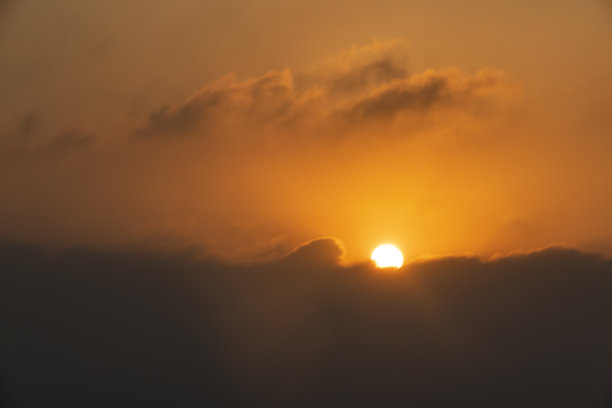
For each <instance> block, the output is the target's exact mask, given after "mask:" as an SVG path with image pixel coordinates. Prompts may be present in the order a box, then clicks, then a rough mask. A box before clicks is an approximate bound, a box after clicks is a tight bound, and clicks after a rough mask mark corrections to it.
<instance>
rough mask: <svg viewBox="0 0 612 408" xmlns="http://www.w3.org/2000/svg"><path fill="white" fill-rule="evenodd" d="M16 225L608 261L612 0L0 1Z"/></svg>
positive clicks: (4, 113) (1, 76)
mask: <svg viewBox="0 0 612 408" xmlns="http://www.w3.org/2000/svg"><path fill="white" fill-rule="evenodd" d="M0 13H1V16H0V61H2V62H1V63H0V90H2V91H1V92H0V104H1V106H2V107H3V108H2V109H1V110H0V197H1V200H0V238H3V239H7V240H17V241H29V242H36V243H42V244H45V245H49V246H58V245H59V246H66V245H92V246H102V247H108V246H111V247H117V246H145V247H147V246H154V247H162V248H170V249H177V248H184V247H186V246H192V245H196V246H200V247H202V248H204V249H205V250H206V251H207V252H211V253H214V254H216V255H219V256H222V257H225V258H229V259H233V260H253V259H266V258H271V257H276V256H279V255H281V254H284V253H287V251H289V250H290V249H291V248H293V247H294V246H296V245H298V244H299V243H302V242H305V241H308V240H310V239H313V238H317V237H321V236H331V237H335V238H337V239H339V240H341V241H342V242H343V243H344V246H345V249H346V256H347V258H348V259H349V260H358V259H364V258H367V257H368V256H369V253H370V252H371V250H372V249H373V248H374V247H375V246H376V245H377V244H378V243H381V242H387V241H388V242H393V243H395V244H397V245H398V246H400V247H401V248H402V249H403V251H404V254H405V256H406V257H407V259H413V258H415V257H419V256H424V255H431V254H457V253H461V254H463V253H473V254H478V255H483V256H490V255H493V254H495V253H498V252H509V251H514V250H529V249H534V248H539V247H543V246H547V245H550V244H555V243H565V244H569V245H575V246H578V247H580V248H585V249H596V250H599V251H604V252H607V253H610V252H612V234H611V233H610V231H612V215H610V211H609V208H610V207H611V204H612V189H610V185H611V182H612V162H611V161H610V157H612V141H611V140H612V139H611V135H612V116H611V115H610V111H611V108H612V96H611V95H612V77H611V73H612V56H611V55H612V54H611V53H610V52H609V50H611V49H612V7H611V6H610V4H609V2H605V1H584V2H577V1H530V2H527V1H498V2H485V1H475V0H470V1H465V2H455V1H443V0H438V1H392V0H383V1H380V0H379V1H376V2H375V1H371V0H358V1H356V2H351V3H350V5H348V6H347V4H346V2H341V1H338V0H331V1H330V0H327V1H324V2H323V1H302V0H299V1H292V2H287V1H279V0H262V1H258V2H247V1H244V0H238V1H223V2H213V1H204V2H202V1H196V0H177V1H174V2H171V3H169V2H165V1H161V0H154V1H150V2H148V5H147V7H146V8H143V6H142V2H140V1H135V0H123V1H106V2H94V1H83V0H78V1H77V0H53V1H23V2H17V1H13V2H11V1H8V2H3V3H0Z"/></svg>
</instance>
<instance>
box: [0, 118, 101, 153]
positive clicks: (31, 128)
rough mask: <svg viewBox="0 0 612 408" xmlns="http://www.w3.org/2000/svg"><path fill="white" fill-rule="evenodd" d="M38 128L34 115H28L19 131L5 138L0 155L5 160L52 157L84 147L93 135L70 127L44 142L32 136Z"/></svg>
mask: <svg viewBox="0 0 612 408" xmlns="http://www.w3.org/2000/svg"><path fill="white" fill-rule="evenodd" d="M38 128H39V119H38V117H37V116H36V115H28V116H26V118H25V119H24V120H23V121H22V123H21V125H20V131H19V132H18V133H17V134H15V135H9V137H7V138H5V140H4V142H5V143H4V146H2V149H0V157H2V158H4V159H7V160H21V159H24V158H26V157H38V158H40V157H49V156H51V157H53V156H57V155H63V154H66V153H69V152H72V151H79V150H83V149H86V148H88V147H90V146H91V145H93V143H94V140H95V137H94V136H93V135H92V134H91V133H88V132H85V131H82V130H78V129H70V130H65V131H63V132H60V133H58V134H57V135H55V136H54V137H52V138H50V139H49V140H47V141H45V142H42V143H41V142H38V141H37V140H36V139H37V138H35V137H32V135H33V133H35V132H36V131H37V130H38Z"/></svg>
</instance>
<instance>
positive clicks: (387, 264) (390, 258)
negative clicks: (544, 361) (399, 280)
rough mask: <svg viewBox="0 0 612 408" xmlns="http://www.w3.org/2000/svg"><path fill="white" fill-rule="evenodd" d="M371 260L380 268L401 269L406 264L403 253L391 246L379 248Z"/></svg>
mask: <svg viewBox="0 0 612 408" xmlns="http://www.w3.org/2000/svg"><path fill="white" fill-rule="evenodd" d="M370 258H371V259H372V261H374V263H375V264H376V267H378V268H399V267H401V266H402V265H403V264H404V256H403V255H402V252H401V251H400V250H399V249H397V247H395V246H393V245H390V244H385V245H380V246H379V247H377V248H376V249H375V250H374V252H372V256H371V257H370Z"/></svg>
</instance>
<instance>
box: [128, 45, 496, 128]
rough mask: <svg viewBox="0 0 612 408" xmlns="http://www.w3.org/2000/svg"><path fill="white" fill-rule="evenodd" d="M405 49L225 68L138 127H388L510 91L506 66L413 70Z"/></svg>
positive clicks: (492, 100)
mask: <svg viewBox="0 0 612 408" xmlns="http://www.w3.org/2000/svg"><path fill="white" fill-rule="evenodd" d="M406 53H407V49H406V46H405V44H404V43H402V42H397V41H395V42H393V41H392V42H388V43H384V42H382V43H381V42H374V43H373V44H370V45H368V46H365V47H362V48H356V49H353V50H352V51H351V52H345V53H344V54H343V55H341V56H340V57H338V58H336V59H332V60H330V61H327V62H326V63H324V64H321V65H320V66H318V67H316V68H315V69H312V70H310V71H303V72H293V71H291V70H289V69H285V70H281V71H270V72H268V73H266V74H264V75H262V76H259V77H254V78H249V79H239V78H238V77H237V76H236V75H227V76H225V77H223V78H221V79H219V80H217V81H213V82H211V83H209V84H207V85H205V86H204V87H203V88H202V89H201V90H200V91H199V92H198V93H196V94H195V95H194V96H193V97H191V98H190V99H189V100H188V101H186V102H185V103H183V104H181V105H179V106H175V107H164V108H162V109H160V110H158V111H155V112H153V113H152V114H151V115H150V117H149V120H148V122H147V124H146V125H144V126H143V127H141V128H140V129H138V130H137V132H136V134H137V135H138V136H148V137H161V138H175V137H179V136H184V135H189V134H191V135H193V134H197V135H201V136H205V137H213V136H214V135H215V134H217V133H218V134H226V133H228V132H233V133H239V134H241V135H242V136H243V137H249V138H252V137H254V136H256V135H258V134H259V133H262V132H263V133H265V132H266V131H268V132H269V131H272V132H274V133H277V134H285V135H288V137H295V136H296V133H298V134H299V133H300V132H310V133H311V134H312V133H316V135H317V137H319V138H325V137H330V136H331V135H334V136H338V134H339V133H340V135H342V134H344V133H350V132H353V131H354V130H355V128H356V127H359V128H361V127H362V126H363V125H364V122H365V123H366V124H367V123H370V122H374V123H375V124H376V125H377V126H381V124H382V125H383V126H387V127H390V126H391V124H392V123H391V122H388V123H386V124H385V123H383V122H381V120H388V119H393V118H396V117H397V116H403V117H405V118H407V119H406V121H407V125H408V126H410V125H414V124H415V123H419V119H421V118H422V117H424V115H426V114H431V113H432V112H434V113H436V114H439V115H442V116H443V117H444V118H445V119H446V120H448V121H452V120H453V119H452V116H449V115H447V112H446V111H444V109H447V110H448V109H454V110H456V111H457V112H468V113H471V114H473V116H474V118H478V117H479V115H478V114H477V112H476V109H475V108H477V107H482V106H483V105H490V106H495V105H496V103H497V102H499V101H500V100H501V99H504V98H505V96H506V94H507V88H508V84H507V81H505V80H504V78H503V75H502V74H501V73H500V72H494V71H490V70H482V71H480V72H478V73H476V74H475V75H467V74H464V73H462V72H460V71H458V70H453V69H443V70H427V71H425V72H422V73H413V74H411V73H409V71H408V68H407V64H406V60H407V58H406ZM489 113H490V112H489ZM481 116H482V115H481ZM239 137H240V136H239Z"/></svg>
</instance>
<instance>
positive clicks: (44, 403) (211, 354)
mask: <svg viewBox="0 0 612 408" xmlns="http://www.w3.org/2000/svg"><path fill="white" fill-rule="evenodd" d="M341 254H342V249H341V248H340V247H339V246H338V245H337V244H336V243H335V241H334V240H331V239H325V240H316V241H313V242H311V243H309V244H307V245H305V246H302V247H301V248H299V249H298V250H296V251H295V252H294V253H293V254H291V255H289V256H288V257H287V258H286V259H285V260H283V261H280V262H270V263H266V264H256V265H250V266H249V265H235V266H230V265H226V264H224V263H221V262H218V261H214V260H207V259H203V260H202V259H198V258H195V257H194V256H193V255H190V254H188V253H187V254H184V255H162V254H156V253H150V252H136V251H126V252H105V251H96V250H90V249H73V250H66V251H62V252H57V253H46V252H44V251H42V250H40V249H37V248H34V247H30V246H25V245H16V244H4V245H2V246H0V264H1V265H2V273H1V274H0V303H1V305H0V306H1V307H0V318H1V321H2V322H3V333H2V336H0V346H1V350H2V352H1V354H0V358H1V365H0V367H2V372H0V378H1V379H2V380H3V381H4V384H0V389H1V391H2V392H3V395H2V397H3V396H4V395H6V396H7V398H6V400H7V401H8V400H9V398H8V397H10V400H12V401H13V402H14V403H13V404H12V405H11V404H8V405H7V406H9V407H10V406H27V407H49V406H62V407H82V406H87V407H107V406H116V405H117V404H119V405H122V406H149V407H154V406H160V407H162V406H176V407H191V406H194V407H195V406H279V407H280V406H304V407H311V406H363V407H371V406H380V407H391V406H418V407H426V406H430V407H451V406H452V407H457V406H473V407H493V406H494V407H517V406H520V407H543V406H554V407H602V406H606V405H605V404H606V403H608V404H609V396H610V391H611V388H610V386H611V385H612V369H611V367H612V349H611V348H610V346H609V345H610V344H612V343H611V342H612V323H611V321H610V319H609V316H610V313H612V297H610V296H609V294H610V293H611V290H612V262H611V261H609V260H606V259H603V258H602V257H600V256H598V255H595V254H589V253H583V252H579V251H576V250H572V249H565V248H550V249H547V250H544V251H539V252H534V253H529V254H522V255H515V256H508V257H503V258H499V259H496V260H493V261H489V262H485V261H482V260H480V259H478V258H463V257H456V258H446V259H439V260H430V261H424V262H419V263H415V264H412V265H409V266H407V267H405V268H403V269H402V270H400V271H398V272H397V273H385V272H383V273H381V272H379V271H376V270H373V269H372V267H371V266H370V265H369V264H361V265H359V264H358V265H352V266H342V265H340V264H339V259H340V258H339V257H340V256H341ZM606 398H607V399H606Z"/></svg>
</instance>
